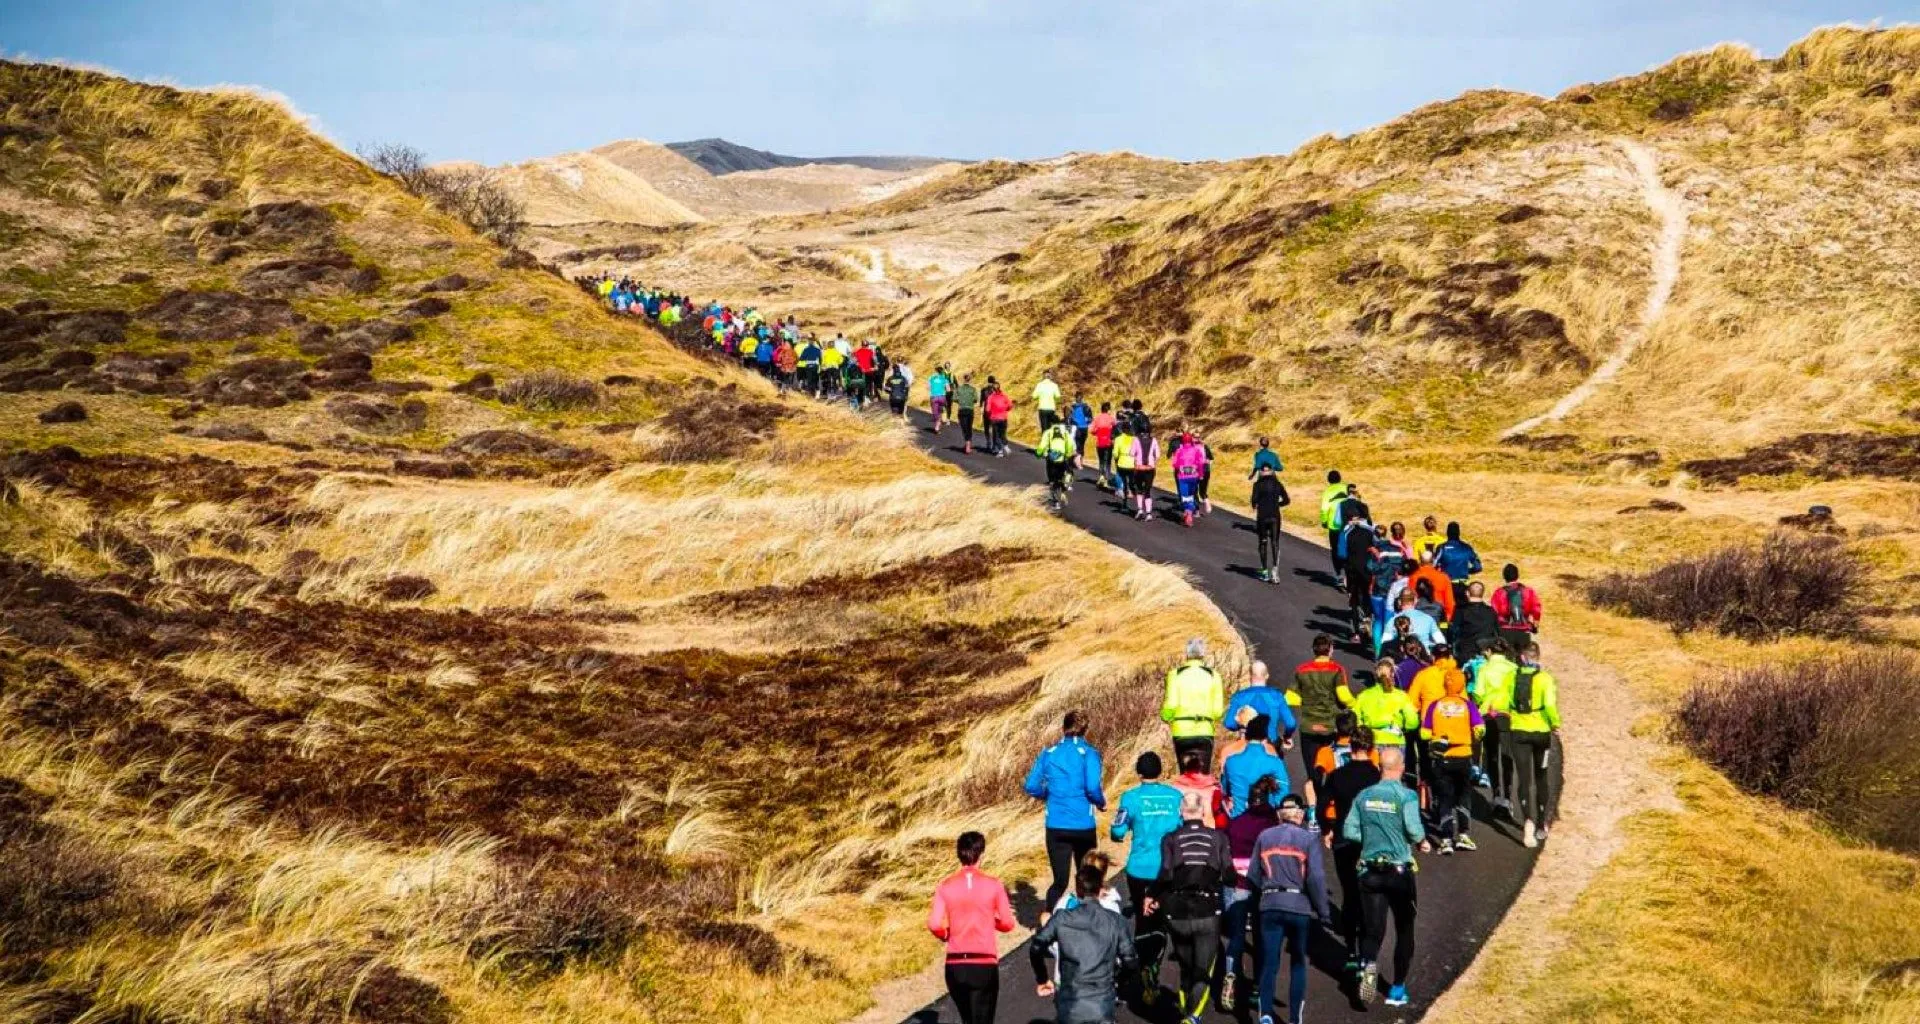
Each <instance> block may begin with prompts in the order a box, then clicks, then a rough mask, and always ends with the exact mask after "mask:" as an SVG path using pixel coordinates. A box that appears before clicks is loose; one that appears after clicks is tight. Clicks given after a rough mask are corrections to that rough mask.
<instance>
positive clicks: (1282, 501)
mask: <svg viewBox="0 0 1920 1024" xmlns="http://www.w3.org/2000/svg"><path fill="white" fill-rule="evenodd" d="M1255 473H1256V474H1257V478H1256V479H1255V480H1254V481H1253V499H1252V500H1253V533H1254V536H1255V537H1256V538H1258V541H1259V545H1260V578H1261V579H1263V580H1266V581H1267V582H1268V583H1278V582H1280V577H1279V576H1278V575H1276V572H1277V570H1278V567H1279V565H1280V510H1281V509H1283V508H1286V507H1287V506H1288V505H1291V504H1293V499H1292V498H1290V497H1288V496H1287V487H1286V485H1285V484H1283V483H1281V482H1280V476H1279V474H1278V473H1276V472H1274V469H1273V467H1272V466H1261V467H1260V468H1259V469H1258V470H1255Z"/></svg>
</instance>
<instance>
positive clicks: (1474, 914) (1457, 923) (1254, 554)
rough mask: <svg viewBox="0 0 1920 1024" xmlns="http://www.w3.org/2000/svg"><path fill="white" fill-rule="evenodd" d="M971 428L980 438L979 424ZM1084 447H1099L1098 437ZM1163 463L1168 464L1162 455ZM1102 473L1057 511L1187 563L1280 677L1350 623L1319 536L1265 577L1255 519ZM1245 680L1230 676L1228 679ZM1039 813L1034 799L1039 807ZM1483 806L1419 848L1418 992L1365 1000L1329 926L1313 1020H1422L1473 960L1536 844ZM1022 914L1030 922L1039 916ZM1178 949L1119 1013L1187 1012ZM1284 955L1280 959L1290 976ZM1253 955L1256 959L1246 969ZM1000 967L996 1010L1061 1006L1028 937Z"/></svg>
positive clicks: (1020, 452) (944, 1009)
mask: <svg viewBox="0 0 1920 1024" xmlns="http://www.w3.org/2000/svg"><path fill="white" fill-rule="evenodd" d="M911 423H912V425H913V427H914V430H913V436H914V437H915V439H916V442H917V443H918V444H920V445H921V446H922V447H923V448H925V449H926V450H927V451H928V452H930V453H931V454H932V455H934V456H935V457H936V458H939V459H940V460H942V461H944V462H949V463H952V464H954V465H956V466H960V467H962V468H964V469H965V470H966V471H967V472H969V473H972V474H973V475H975V476H977V477H979V478H981V479H984V480H986V481H989V482H991V483H996V484H1006V485H1010V486H1032V485H1039V486H1043V487H1044V486H1045V484H1046V470H1045V467H1044V466H1043V465H1042V464H1041V462H1040V460H1039V459H1038V458H1036V457H1035V456H1034V455H1033V453H1032V452H1031V451H1030V450H1029V449H1026V448H1024V447H1021V446H1019V445H1015V446H1014V447H1013V451H1012V452H1011V453H1010V454H1008V455H1007V456H1005V457H995V456H991V455H986V454H983V453H982V452H981V450H980V449H979V448H978V447H976V448H975V450H974V453H973V454H971V455H967V454H963V452H962V450H961V443H960V435H959V429H958V428H957V427H954V426H951V425H949V426H948V427H947V429H946V430H945V432H944V433H943V434H941V435H939V436H937V437H936V436H935V435H934V434H933V433H932V432H931V431H930V430H929V429H928V426H929V423H930V421H929V419H928V418H927V416H926V415H925V414H924V413H921V412H919V411H917V410H916V411H914V412H913V413H912V419H911ZM975 440H976V441H979V440H980V438H979V437H978V436H976V437H975ZM1088 454H1089V456H1091V454H1092V451H1091V448H1089V451H1088ZM1235 468H1238V467H1235ZM1226 471H1228V472H1231V471H1232V470H1226ZM1161 475H1162V476H1165V475H1166V473H1165V471H1164V469H1163V472H1162V474H1161ZM1094 479H1095V475H1094V474H1093V473H1092V472H1090V471H1082V472H1081V473H1079V474H1078V476H1077V483H1076V485H1075V487H1074V489H1073V492H1072V494H1071V495H1070V496H1069V500H1068V503H1067V507H1066V508H1065V509H1064V510H1063V511H1062V512H1061V513H1060V515H1061V517H1062V518H1063V519H1065V520H1067V521H1068V522H1071V523H1073V524H1074V525H1076V526H1079V527H1080V528H1082V529H1084V530H1086V531H1087V532H1088V533H1091V534H1093V535H1094V536H1096V537H1098V538H1100V539H1101V540H1104V541H1106V542H1107V543H1109V544H1113V545H1115V546H1117V547H1120V548H1124V549H1126V550H1128V551H1131V552H1133V553H1134V554H1137V555H1139V556H1141V557H1142V558H1146V559H1149V560H1151V561H1155V562H1163V563H1168V564H1174V565H1179V566H1182V567H1184V568H1185V569H1186V570H1187V571H1188V573H1189V574H1190V576H1191V578H1192V580H1193V582H1194V584H1195V585H1196V586H1198V587H1199V588H1200V590H1201V591H1202V592H1204V593H1205V594H1206V595H1207V596H1208V597H1209V598H1210V599H1212V601H1213V602H1214V604H1216V605H1217V606H1219V608H1220V610H1221V611H1223V612H1225V613H1226V615H1227V617H1228V618H1229V619H1230V620H1232V622H1233V625H1234V627H1235V628H1236V629H1238V630H1239V631H1240V635H1241V636H1243V637H1245V638H1246V640H1247V643H1248V645H1249V646H1250V647H1251V648H1252V649H1253V651H1254V656H1255V657H1257V658H1259V659H1260V660H1263V661H1265V662H1266V663H1267V664H1268V666H1269V667H1270V669H1271V670H1272V672H1273V675H1274V677H1275V678H1276V679H1277V680H1280V681H1282V682H1284V681H1286V680H1287V679H1289V678H1291V675H1292V672H1293V667H1294V666H1295V665H1296V664H1298V663H1299V662H1301V661H1304V660H1305V659H1307V658H1308V657H1311V655H1312V651H1311V647H1310V643H1311V640H1312V637H1313V635H1314V634H1316V633H1321V632H1326V633H1332V634H1333V635H1335V636H1343V635H1345V634H1346V633H1347V632H1348V627H1347V622H1348V618H1347V613H1346V599H1345V597H1344V595H1343V594H1342V593H1341V592H1340V591H1339V590H1337V589H1335V587H1334V579H1333V576H1332V573H1331V568H1332V567H1331V565H1330V564H1329V560H1328V555H1327V551H1326V549H1325V548H1324V547H1321V546H1319V545H1316V544H1312V543H1309V542H1307V541H1305V540H1302V539H1300V538H1298V537H1293V536H1285V537H1283V538H1282V544H1281V555H1280V567H1279V573H1278V575H1279V582H1278V583H1275V584H1269V583H1265V582H1262V581H1261V580H1260V579H1259V576H1258V573H1259V569H1260V558H1259V548H1258V546H1257V542H1256V540H1255V535H1254V532H1253V522H1252V520H1250V519H1247V518H1245V517H1243V516H1240V515H1237V514H1234V513H1231V512H1227V511H1224V510H1216V511H1215V512H1214V513H1213V514H1212V515H1210V516H1203V517H1201V518H1199V519H1198V520H1197V521H1196V522H1195V524H1194V525H1193V526H1192V527H1191V528H1187V527H1183V526H1182V525H1181V524H1180V522H1179V520H1178V519H1177V518H1171V513H1170V510H1171V508H1172V506H1173V504H1174V499H1173V497H1172V496H1171V495H1169V494H1165V493H1162V494H1161V495H1160V496H1159V502H1158V506H1159V509H1160V517H1159V518H1157V519H1156V520H1154V521H1152V522H1145V523H1143V522H1138V521H1136V520H1135V519H1134V518H1133V517H1132V516H1131V515H1130V514H1128V511H1127V510H1122V509H1121V507H1120V502H1119V500H1118V499H1117V498H1114V497H1112V496H1111V495H1108V494H1106V493H1104V492H1102V491H1101V490H1099V489H1098V488H1097V487H1096V486H1095V483H1094ZM1293 483H1295V484H1297V485H1298V486H1297V487H1295V486H1289V488H1288V490H1289V491H1290V492H1293V498H1294V506H1293V508H1292V509H1289V510H1288V511H1289V514H1290V515H1291V516H1292V517H1294V518H1295V521H1298V517H1301V516H1307V517H1311V516H1312V514H1313V513H1312V511H1308V510H1309V509H1310V508H1311V507H1312V506H1314V504H1315V503H1316V502H1317V501H1318V498H1319V493H1320V487H1319V486H1318V485H1317V483H1313V484H1310V483H1309V482H1306V481H1294V482H1293ZM1169 654H1170V655H1174V654H1178V652H1177V651H1170V652H1169ZM1340 657H1341V660H1342V661H1343V662H1344V663H1345V664H1346V665H1347V668H1348V670H1349V671H1350V672H1363V671H1364V670H1365V669H1366V667H1367V665H1368V659H1367V658H1366V657H1365V656H1364V654H1363V652H1361V651H1360V650H1359V649H1358V648H1344V647H1343V649H1342V650H1341V652H1340ZM1237 682H1239V681H1238V680H1229V685H1233V684H1235V683H1237ZM1133 755H1134V752H1133V751H1108V752H1107V760H1108V763H1109V764H1120V765H1123V766H1124V765H1130V764H1132V761H1133ZM1288 762H1289V766H1290V767H1291V769H1292V773H1293V776H1294V785H1295V788H1296V789H1297V788H1298V787H1299V786H1300V782H1301V780H1302V779H1304V778H1305V773H1304V772H1303V770H1302V765H1301V764H1300V757H1299V752H1298V750H1295V751H1293V752H1291V753H1289V754H1288ZM1122 780H1123V781H1122V784H1120V785H1118V786H1116V787H1115V794H1114V798H1115V799H1117V793H1118V792H1119V791H1121V790H1124V789H1125V788H1127V786H1129V785H1131V784H1132V782H1131V781H1130V780H1128V778H1127V776H1126V774H1125V773H1124V772H1123V773H1122ZM1034 813H1036V814H1037V813H1039V811H1038V809H1037V808H1036V809H1035V812H1034ZM1474 817H1475V822H1474V826H1473V833H1474V837H1475V838H1476V839H1477V840H1478V841H1479V845H1480V849H1479V850H1478V851H1476V852H1473V853H1460V854H1456V855H1454V856H1451V857H1441V856H1438V855H1436V854H1427V855H1423V856H1421V857H1420V858H1419V859H1420V864H1419V869H1420V870H1419V876H1418V878H1419V908H1420V913H1419V923H1418V925H1417V926H1416V928H1415V933H1416V938H1415V956H1414V961H1413V974H1412V977H1411V979H1410V981H1409V985H1408V987H1409V992H1410V994H1411V996H1412V1004H1411V1005H1410V1006H1407V1007H1400V1008H1388V1007H1384V1006H1382V1005H1380V1004H1379V1003H1377V1002H1376V1003H1375V1004H1374V1005H1373V1007H1372V1008H1371V1010H1370V1011H1369V1010H1367V1009H1363V1008H1361V1007H1360V1006H1358V1005H1357V1003H1356V1002H1355V1000H1354V996H1353V993H1352V988H1353V986H1352V985H1351V983H1349V982H1347V981H1346V980H1345V978H1344V977H1343V970H1342V961H1343V960H1344V948H1343V947H1342V946H1341V945H1340V944H1339V942H1338V941H1337V940H1336V939H1334V938H1333V937H1331V936H1328V935H1324V934H1322V935H1320V936H1318V938H1317V939H1316V941H1315V948H1314V949H1313V951H1312V952H1313V956H1312V960H1313V970H1312V973H1311V975H1310V980H1309V983H1308V985H1309V987H1308V996H1307V1007H1308V1011H1307V1012H1308V1017H1309V1019H1310V1020H1313V1021H1339V1020H1371V1021H1411V1020H1417V1019H1419V1018H1420V1016H1421V1015H1422V1014H1423V1013H1424V1012H1425V1010H1426V1008H1427V1006H1429V1005H1430V1004H1431V1003H1432V1001H1433V1000H1434V999H1435V998H1437V997H1438V996H1439V995H1440V993H1441V992H1442V991H1444V990H1445V988H1446V987H1447V985H1448V984H1449V983H1450V982H1451V981H1452V980H1453V979H1454V978H1456V977H1458V976H1459V975H1460V972H1461V971H1463V970H1465V969H1466V967H1467V965H1468V964H1469V963H1470V962H1471V961H1472V960H1473V957H1474V954H1475V953H1477V952H1478V951H1479V949H1480V947H1481V945H1482V944H1483V943H1484V942H1486V939H1487V936H1488V935H1489V934H1491V933H1492V931H1493V929H1494V926H1495V925H1497V924H1498V923H1499V922H1500V918H1501V916H1502V915H1503V914H1505V913H1506V909H1507V907H1508V906H1509V905H1510V904H1512V902H1513V900H1514V898H1515V897H1516V896H1518V895H1519V892H1520V888H1521V886H1522V885H1523V884H1525V882H1526V880H1527V875H1528V873H1529V872H1531V870H1532V868H1533V862H1534V858H1535V852H1536V851H1532V850H1528V849H1526V848H1524V847H1522V846H1521V845H1520V842H1519V838H1518V829H1517V828H1516V827H1515V826H1514V825H1513V824H1512V823H1510V822H1507V821H1506V820H1504V819H1502V820H1501V821H1499V822H1498V823H1494V822H1492V821H1491V820H1490V818H1489V814H1488V808H1487V806H1486V803H1485V799H1484V795H1483V794H1476V796H1475V808H1474ZM1103 838H1104V837H1103ZM1327 883H1328V886H1329V887H1330V890H1331V892H1332V893H1333V895H1334V897H1335V901H1336V903H1337V902H1338V901H1339V900H1341V899H1344V898H1345V896H1344V894H1341V893H1340V892H1339V888H1340V887H1339V882H1338V880H1337V879H1335V878H1334V877H1332V871H1331V864H1329V871H1328V879H1327ZM1027 916H1029V917H1030V915H1027ZM1025 923H1026V924H1027V925H1028V926H1029V927H1031V926H1032V924H1033V923H1034V922H1033V921H1031V920H1028V921H1026V922H1025ZM1393 941H1394V939H1392V938H1389V940H1388V944H1387V945H1386V946H1385V947H1383V948H1382V950H1381V957H1380V960H1381V963H1382V965H1383V966H1390V965H1391V962H1392V949H1393V945H1392V943H1393ZM1249 959H1250V957H1249ZM1170 961H1171V958H1169V962H1168V963H1167V964H1166V966H1165V969H1164V971H1163V973H1162V982H1163V986H1165V987H1167V992H1166V996H1167V998H1163V999H1161V1000H1160V1001H1159V1004H1158V1008H1157V1009H1158V1011H1159V1012H1158V1013H1155V1012H1154V1010H1151V1009H1148V1008H1146V1007H1142V1006H1138V1005H1135V1006H1131V1007H1128V1006H1123V1007H1122V1008H1121V1011H1120V1013H1119V1015H1118V1017H1117V1019H1118V1020H1119V1021H1123V1022H1125V1021H1155V1022H1163V1021H1175V1020H1178V1017H1179V1015H1178V1013H1177V1012H1175V1011H1173V1010H1172V1009H1171V1008H1169V1005H1168V1004H1170V1003H1171V1002H1172V1001H1173V1000H1172V998H1171V995H1172V994H1171V986H1172V985H1173V984H1174V982H1175V978H1176V973H1177V972H1176V968H1175V967H1174V966H1173V964H1172V963H1171V962H1170ZM1284 968H1285V963H1284V961H1283V963H1282V972H1281V979H1282V983H1283V984H1284V980H1285V977H1286V975H1285V969H1284ZM1252 969H1253V968H1252V965H1249V970H1250V971H1251V970H1252ZM1384 973H1390V971H1389V972H1384ZM1000 979H1001V981H1000V1012H999V1015H998V1020H1000V1021H1002V1022H1013V1024H1028V1022H1030V1021H1051V1020H1053V1019H1054V1015H1053V1006H1052V1003H1051V1001H1050V1000H1043V999H1040V998H1039V997H1037V996H1036V995H1035V994H1034V986H1033V975H1032V971H1031V969H1030V968H1029V966H1028V960H1027V949H1026V946H1024V945H1022V946H1021V947H1020V948H1019V949H1018V950H1016V951H1015V952H1014V953H1013V954H1011V955H1009V956H1008V957H1007V958H1006V959H1004V960H1002V961H1001V963H1000ZM1381 988H1382V990H1383V991H1384V990H1385V988H1386V979H1385V978H1383V979H1382V981H1381ZM1275 1009H1276V1011H1277V1012H1276V1014H1275V1016H1276V1019H1284V1017H1285V1004H1284V1001H1283V1002H1282V1003H1281V1004H1280V1005H1278V1006H1276V1007H1275ZM1233 1016H1238V1017H1239V1018H1240V1019H1241V1020H1250V1019H1252V1018H1251V1009H1250V1008H1248V1007H1245V1006H1242V1007H1238V1008H1236V1011H1235V1013H1234V1015H1233ZM1210 1017H1212V1019H1216V1020H1222V1021H1224V1020H1227V1019H1230V1015H1228V1014H1226V1013H1224V1012H1222V1011H1219V1010H1217V1009H1216V1010H1213V1011H1211V1012H1210ZM959 1019H960V1018H959V1016H958V1014H957V1013H955V1011H954V1008H953V1004H952V1003H951V1002H949V1001H947V1000H944V999H943V1000H941V1001H940V1002H938V1003H935V1004H933V1005H932V1006H930V1007H927V1008H926V1009H924V1010H921V1011H919V1012H918V1013H915V1014H913V1015H912V1016H911V1017H909V1018H908V1019H907V1021H908V1024H935V1022H940V1024H949V1022H958V1021H959Z"/></svg>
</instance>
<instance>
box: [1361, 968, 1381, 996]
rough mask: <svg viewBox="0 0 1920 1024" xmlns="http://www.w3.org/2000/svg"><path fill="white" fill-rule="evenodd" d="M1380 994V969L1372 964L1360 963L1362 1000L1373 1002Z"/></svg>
mask: <svg viewBox="0 0 1920 1024" xmlns="http://www.w3.org/2000/svg"><path fill="white" fill-rule="evenodd" d="M1379 994H1380V969H1379V968H1377V967H1375V966H1374V965H1372V964H1361V965H1360V1001H1361V1002H1362V1003H1371V1002H1373V1000H1374V998H1375V997H1377V996H1378V995H1379Z"/></svg>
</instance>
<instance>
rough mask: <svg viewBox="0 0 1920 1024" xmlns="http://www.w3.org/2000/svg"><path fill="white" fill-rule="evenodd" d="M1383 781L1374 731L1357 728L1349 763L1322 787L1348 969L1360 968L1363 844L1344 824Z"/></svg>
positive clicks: (1323, 823)
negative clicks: (1356, 805) (1360, 801)
mask: <svg viewBox="0 0 1920 1024" xmlns="http://www.w3.org/2000/svg"><path fill="white" fill-rule="evenodd" d="M1379 781H1380V767H1379V764H1378V763H1377V762H1376V761H1375V760H1374V749H1373V732H1372V730H1370V729H1368V728H1367V727H1366V726H1364V725H1361V726H1356V727H1354V730H1353V739H1352V740H1351V741H1350V743H1349V757H1348V759H1347V763H1346V764H1343V765H1341V766H1340V767H1338V768H1335V769H1334V770H1333V771H1331V772H1328V773H1327V780H1326V783H1325V785H1323V786H1321V788H1320V804H1319V806H1318V807H1317V808H1315V810H1316V812H1317V813H1318V814H1319V816H1320V835H1321V837H1322V839H1323V841H1324V842H1325V844H1326V846H1327V848H1328V849H1330V850H1332V851H1333V870H1334V874H1335V876H1336V877H1338V878H1339V879H1340V934H1341V936H1342V937H1344V938H1345V939H1346V940H1347V967H1348V969H1349V970H1359V968H1360V931H1361V920H1362V915H1361V913H1360V844H1359V843H1358V842H1355V841H1353V840H1350V839H1348V838H1346V835H1345V830H1344V828H1343V825H1344V824H1345V822H1346V820H1347V818H1348V817H1349V816H1351V815H1352V813H1353V802H1354V801H1355V800H1357V799H1359V797H1360V794H1361V793H1362V792H1363V791H1365V790H1366V789H1367V788H1368V787H1370V786H1373V785H1375V784H1377V783H1378V782H1379Z"/></svg>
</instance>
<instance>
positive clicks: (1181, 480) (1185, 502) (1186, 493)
mask: <svg viewBox="0 0 1920 1024" xmlns="http://www.w3.org/2000/svg"><path fill="white" fill-rule="evenodd" d="M1167 461H1168V462H1170V463H1172V464H1173V482H1174V486H1175V487H1176V488H1178V489H1179V492H1180V521H1181V523H1182V524H1183V525H1185V526H1188V527H1191V526H1192V525H1193V515H1194V512H1195V511H1196V509H1197V507H1198V505H1199V501H1200V477H1201V476H1202V475H1203V474H1205V473H1206V469H1207V453H1206V449H1204V448H1202V447H1200V443H1199V442H1198V441H1195V440H1194V438H1193V435H1192V434H1191V433H1187V434H1181V435H1180V439H1179V440H1178V441H1177V442H1175V447H1174V449H1173V455H1172V457H1171V458H1169V459H1168V460H1167Z"/></svg>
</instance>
